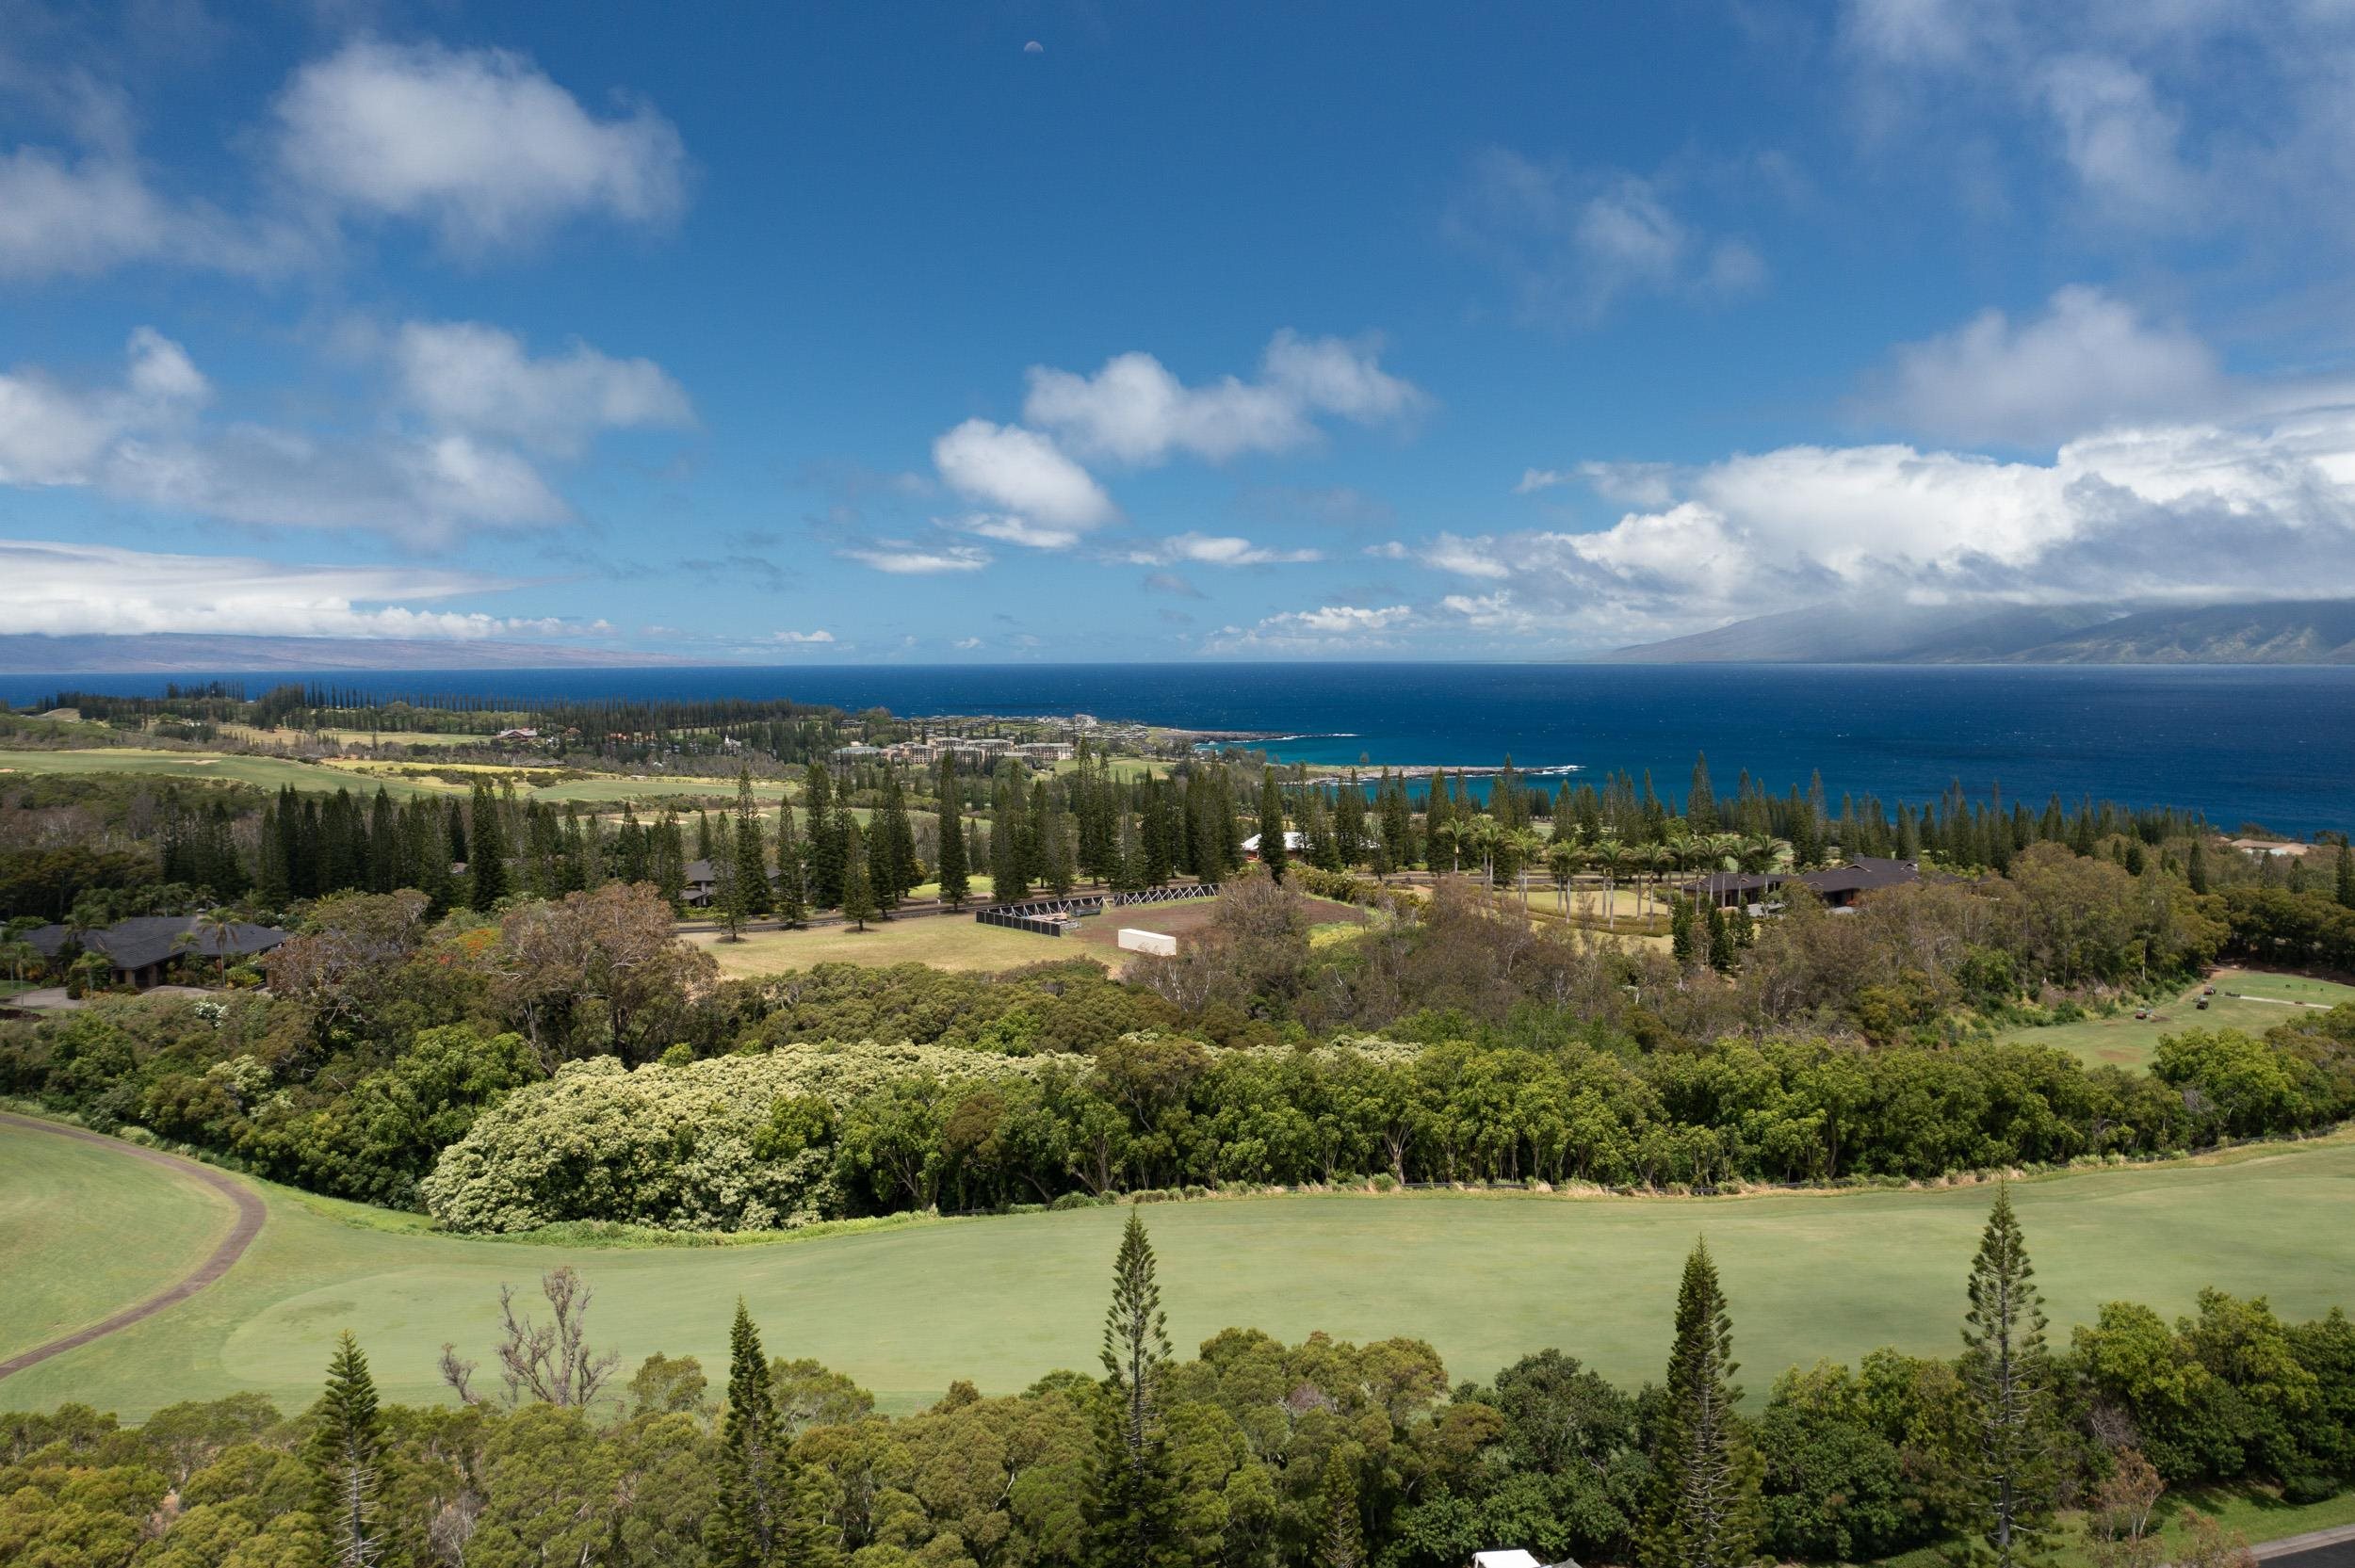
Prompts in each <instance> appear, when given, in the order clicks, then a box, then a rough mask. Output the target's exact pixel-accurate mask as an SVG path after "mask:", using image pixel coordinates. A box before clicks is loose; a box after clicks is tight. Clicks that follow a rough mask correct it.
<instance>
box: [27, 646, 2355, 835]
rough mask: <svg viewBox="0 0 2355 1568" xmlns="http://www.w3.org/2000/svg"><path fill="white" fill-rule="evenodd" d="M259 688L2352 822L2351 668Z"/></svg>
mask: <svg viewBox="0 0 2355 1568" xmlns="http://www.w3.org/2000/svg"><path fill="white" fill-rule="evenodd" d="M168 678H169V679H175V680H178V681H181V682H182V683H183V684H186V683H188V682H191V681H196V680H203V679H208V678H211V677H209V676H191V675H176V676H171V677H166V676H162V675H91V676H78V677H74V676H23V675H10V676H0V695H5V696H6V697H7V698H8V701H10V702H12V703H20V704H21V703H25V702H28V701H31V700H33V699H35V698H38V697H41V696H43V695H46V694H48V693H50V692H54V691H56V690H57V689H58V688H59V687H63V686H74V687H82V688H84V689H90V690H101V691H115V692H125V693H130V692H159V691H160V690H161V689H162V688H163V685H164V682H165V681H166V679H168ZM221 678H224V679H230V680H236V681H242V682H243V683H244V684H245V686H246V688H247V689H248V691H249V692H259V691H261V690H262V689H264V688H265V687H269V686H272V685H275V684H277V683H279V682H283V681H288V680H317V681H320V682H324V683H332V684H333V685H335V686H338V687H344V688H347V689H360V690H365V691H368V692H371V693H374V694H377V695H379V696H382V697H386V698H390V697H395V696H414V695H418V694H422V693H437V692H439V693H454V692H476V693H495V694H498V695H504V696H512V697H516V698H527V699H528V698H547V697H556V696H565V697H583V698H591V697H647V698H652V697H790V698H793V699H795V700H797V701H802V702H809V703H835V704H837V705H839V706H842V707H845V708H850V709H858V708H863V707H870V706H879V707H885V708H888V709H890V710H891V711H892V712H894V713H898V714H905V715H911V716H924V715H934V714H947V713H1000V714H1007V715H1023V714H1068V713H1073V712H1084V713H1092V714H1095V715H1096V716H1098V717H1099V718H1104V719H1141V720H1145V721H1147V722H1151V723H1159V724H1171V725H1178V726H1183V727H1186V728H1192V729H1232V730H1256V731H1269V732H1275V733H1276V734H1280V735H1282V736H1287V737H1288V738H1286V739H1283V740H1281V741H1278V742H1276V743H1275V744H1274V745H1273V746H1272V747H1271V748H1270V749H1271V750H1272V751H1273V752H1275V754H1276V755H1277V756H1279V757H1281V758H1283V759H1285V760H1287V761H1291V760H1298V761H1303V762H1307V763H1311V764H1331V765H1347V764H1351V763H1364V764H1366V765H1368V766H1371V767H1379V766H1381V765H1382V764H1384V763H1390V764H1415V763H1421V764H1444V765H1446V766H1449V767H1458V766H1480V765H1493V764H1496V763H1499V762H1502V761H1503V760H1504V759H1505V757H1506V756H1508V755H1509V756H1510V757H1511V758H1512V759H1513V761H1514V762H1515V763H1516V764H1517V765H1518V766H1520V767H1524V768H1566V767H1575V768H1578V769H1580V770H1582V771H1583V772H1584V773H1585V774H1587V775H1589V776H1593V777H1598V778H1599V777H1600V775H1602V774H1604V773H1606V772H1609V771H1616V770H1618V769H1622V768H1624V769H1626V770H1628V771H1629V772H1631V773H1633V774H1634V775H1636V776H1637V777H1638V778H1639V779H1640V778H1641V777H1642V776H1643V774H1644V772H1645V771H1646V770H1648V769H1649V772H1650V774H1651V777H1652V782H1653V784H1654V785H1655V786H1656V787H1657V788H1658V789H1659V790H1660V791H1661V792H1662V793H1663V794H1664V795H1674V796H1676V797H1679V798H1680V799H1681V797H1682V796H1683V794H1684V793H1685V789H1686V786H1687V782H1688V780H1689V779H1690V777H1691V774H1692V768H1693V759H1694V755H1695V753H1696V752H1707V753H1708V756H1709V767H1710V774H1711V777H1712V780H1713V784H1714V786H1715V788H1716V790H1717V792H1718V793H1719V794H1721V795H1722V794H1726V793H1730V791H1731V789H1732V788H1733V784H1734V781H1735V780H1736V778H1737V777H1738V776H1739V775H1740V773H1741V772H1742V771H1743V770H1744V769H1747V770H1748V771H1749V773H1750V775H1751V777H1753V778H1754V779H1756V780H1758V781H1759V782H1761V783H1762V784H1764V785H1765V786H1766V787H1767V788H1768V789H1769V790H1771V791H1773V792H1775V793H1777V794H1780V793H1782V792H1784V791H1786V790H1788V789H1789V788H1790V787H1791V786H1792V785H1793V784H1798V785H1800V786H1802V787H1804V786H1805V785H1806V784H1807V781H1808V777H1809V774H1810V773H1811V771H1814V770H1818V769H1820V770H1821V772H1822V774H1823V779H1824V786H1825V789H1826V791H1827V795H1828V797H1829V799H1830V800H1831V801H1832V802H1833V803H1834V804H1835V805H1836V804H1837V802H1838V800H1839V799H1840V796H1841V795H1842V793H1843V792H1847V793H1852V794H1854V795H1857V796H1859V797H1862V796H1864V795H1867V794H1872V795H1877V796H1879V797H1880V798H1881V800H1883V801H1885V802H1891V803H1893V802H1895V801H1896V800H1913V801H1921V800H1928V799H1930V798H1933V797H1935V796H1937V795H1939V794H1941V792H1943V791H1944V790H1945V789H1946V787H1947V786H1948V784H1950V783H1953V782H1956V781H1959V782H1960V783H1961V784H1962V785H1963V787H1964V788H1965V789H1966V790H1967V791H1969V792H1970V793H1971V794H1972V795H1973V796H1974V797H1978V798H1986V797H1987V796H1988V795H1990V793H1991V792H1992V791H1994V790H1995V789H1997V788H1998V787H2000V788H2001V790H2002V792H2003V797H2004V799H2005V800H2007V801H2008V800H2027V801H2028V802H2029V803H2030V804H2031V805H2032V806H2040V805H2041V804H2042V803H2043V801H2044V800H2045V798H2046V796H2048V795H2050V794H2052V793H2055V792H2058V793H2059V794H2060V795H2061V796H2062V797H2063V799H2065V800H2076V799H2078V798H2080V797H2084V796H2091V797H2093V798H2096V799H2106V800H2119V801H2123V802H2127V803H2130V804H2136V805H2156V804H2172V805H2178V806H2184V807H2190V808H2195V809H2198V810H2201V811H2203V812H2205V813H2206V814H2207V815H2208V816H2209V817H2210V819H2211V820H2213V821H2214V822H2216V823H2217V825H2218V826H2221V827H2224V828H2228V829H2230V828H2236V827H2238V826H2240V825H2242V824H2244V823H2256V824H2262V825H2264V826H2266V827H2269V828H2272V829H2275V830H2277V831H2280V832H2294V833H2311V832H2314V831H2316V830H2318V829H2324V828H2347V827H2351V826H2355V668H2343V667H2282V666H2273V667H2263V668H2252V667H2246V666H2243V667H2217V666H2204V667H2169V668H2153V667H2132V668H2129V667H2119V666H2099V667H2094V666H2067V667H2051V666H1941V667H1929V668H1925V667H1918V666H1891V665H1869V666H1866V665H1853V666H1822V665H1807V666H1797V665H1577V664H1563V665H1528V664H1514V665H1469V664H1171V665H1153V664H1110V665H960V666H937V667H928V666H914V665H906V666H884V665H877V666H848V665H843V666H813V667H808V668H801V669H784V668H760V669H747V668H744V667H742V666H726V667H719V668H711V669H693V668H686V667H669V668H656V669H635V670H544V671H518V670H493V671H480V672H479V673H466V672H452V671H427V672H401V671H384V672H354V671H329V672H321V673H319V674H317V675H311V676H305V675H301V674H288V673H284V672H278V673H268V674H250V673H249V674H242V675H239V674H229V675H224V676H223V677H221Z"/></svg>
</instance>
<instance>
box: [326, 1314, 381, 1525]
mask: <svg viewBox="0 0 2355 1568" xmlns="http://www.w3.org/2000/svg"><path fill="white" fill-rule="evenodd" d="M314 1414H316V1415H317V1418H318V1427H317V1431H314V1432H313V1434H312V1437H311V1452H310V1461H311V1470H312V1473H313V1475H314V1477H315V1478H316V1489H317V1511H318V1518H319V1528H320V1530H321V1532H322V1533H323V1534H325V1535H326V1537H327V1560H328V1562H330V1563H332V1564H333V1568H372V1565H373V1564H375V1563H378V1562H380V1561H382V1560H383V1559H384V1556H385V1538H384V1530H383V1528H382V1514H383V1508H384V1427H383V1419H382V1416H381V1415H379V1414H378V1413H377V1408H376V1380H375V1379H374V1378H372V1377H370V1376H369V1375H368V1358H367V1357H366V1356H365V1355H363V1354H361V1352H360V1346H359V1342H358V1341H356V1340H354V1339H353V1338H352V1337H351V1335H350V1334H349V1333H346V1334H341V1335H339V1336H338V1337H337V1338H336V1341H335V1354H334V1356H333V1359H331V1360H330V1361H329V1362H328V1364H327V1391H326V1392H325V1393H324V1394H322V1395H321V1396H320V1397H319V1402H318V1405H317V1409H316V1410H315V1412H314Z"/></svg>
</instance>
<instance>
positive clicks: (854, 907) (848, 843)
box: [842, 811, 883, 931]
mask: <svg viewBox="0 0 2355 1568" xmlns="http://www.w3.org/2000/svg"><path fill="white" fill-rule="evenodd" d="M868 860H869V856H868V853H867V835H866V834H864V833H862V832H859V831H858V818H856V817H854V816H852V815H851V814H850V813H849V812H847V811H846V812H844V813H843V814H842V918H844V919H845V920H848V921H850V922H852V923H853V925H854V926H856V927H857V928H858V929H860V930H862V931H863V930H865V929H867V922H869V920H872V919H874V918H875V917H876V916H877V915H879V914H881V913H883V911H882V910H881V909H880V908H878V907H877V905H876V903H875V891H874V883H873V881H871V880H870V878H871V872H870V868H869V865H868Z"/></svg>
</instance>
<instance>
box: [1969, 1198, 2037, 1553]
mask: <svg viewBox="0 0 2355 1568" xmlns="http://www.w3.org/2000/svg"><path fill="white" fill-rule="evenodd" d="M1970 1295H1971V1310H1970V1312H1969V1313H1968V1315H1966V1317H1964V1319H1963V1329H1962V1366H1961V1371H1962V1383H1963V1388H1964V1390H1965V1391H1966V1392H1967V1394H1968V1396H1969V1398H1970V1400H1971V1407H1972V1414H1973V1419H1974V1420H1975V1422H1976V1424H1977V1428H1978V1450H1979V1451H1978V1465H1977V1468H1976V1471H1975V1473H1974V1475H1973V1483H1974V1490H1975V1491H1976V1493H1977V1501H1978V1504H1979V1517H1980V1518H1981V1519H1982V1520H1983V1521H1984V1522H1985V1528H1986V1534H1985V1535H1984V1536H1983V1537H1982V1538H1981V1539H1980V1540H1979V1541H1977V1542H1975V1543H1973V1548H1972V1551H1971V1553H1970V1556H1971V1558H1972V1559H1973V1560H1975V1561H1978V1562H1981V1563H1987V1564H1992V1565H1993V1568H2014V1564H2027V1563H2036V1562H2040V1561H2043V1560H2045V1559H2046V1558H2047V1556H2048V1554H2049V1551H2050V1547H2051V1538H2050V1530H2051V1527H2052V1521H2053V1509H2054V1503H2055V1494H2056V1493H2057V1491H2058V1489H2059V1481H2058V1472H2057V1467H2056V1465H2055V1455H2054V1443H2055V1426H2054V1407H2053V1366H2052V1358H2051V1356H2050V1355H2049V1354H2048V1353H2047V1351H2046V1350H2045V1345H2044V1307H2043V1303H2042V1301H2040V1300H2039V1299H2038V1292H2037V1287H2036V1270H2035V1269H2032V1268H2030V1267H2029V1265H2028V1250H2027V1245H2026V1243H2025V1241H2023V1240H2022V1237H2021V1234H2020V1221H2019V1220H2018V1219H2017V1218H2016V1217H2015V1216H2014V1215H2013V1213H2012V1207H2011V1188H2010V1187H2009V1186H2008V1185H2006V1186H2003V1187H1999V1188H1996V1189H1995V1207H1994V1209H1993V1210H1992V1211H1991V1212H1990V1214H1989V1215H1988V1217H1987V1229H1986V1230H1985V1231H1984V1232H1983V1233H1982V1234H1981V1235H1980V1237H1979V1252H1978V1255H1977V1256H1976V1257H1975V1258H1973V1260H1972V1263H1971V1283H1970Z"/></svg>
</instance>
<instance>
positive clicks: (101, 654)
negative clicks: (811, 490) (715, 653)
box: [0, 633, 685, 675]
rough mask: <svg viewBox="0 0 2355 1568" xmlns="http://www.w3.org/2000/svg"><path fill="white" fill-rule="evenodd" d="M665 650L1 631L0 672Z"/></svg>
mask: <svg viewBox="0 0 2355 1568" xmlns="http://www.w3.org/2000/svg"><path fill="white" fill-rule="evenodd" d="M683 662H685V661H683V660H681V659H678V658H675V657H674V656H672V655H663V654H645V653H636V652H631V651H627V650H615V649H610V648H583V647H579V646H576V645H566V644H562V643H553V642H493V641H466V642H455V641H451V640H449V639H443V638H343V637H205V636H198V635H189V636H182V635H178V634H174V633H155V634H150V635H146V636H136V637H43V636H40V635H38V634H27V635H20V636H14V637H0V672H5V673H8V674H25V675H49V674H60V673H66V672H71V673H73V674H79V675H129V674H158V675H171V674H207V675H209V674H217V673H219V672H221V671H240V672H242V671H273V670H286V671H315V670H537V669H556V668H565V669H570V668H576V667H578V668H591V669H593V668H611V667H614V666H627V665H642V664H679V663H683Z"/></svg>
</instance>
